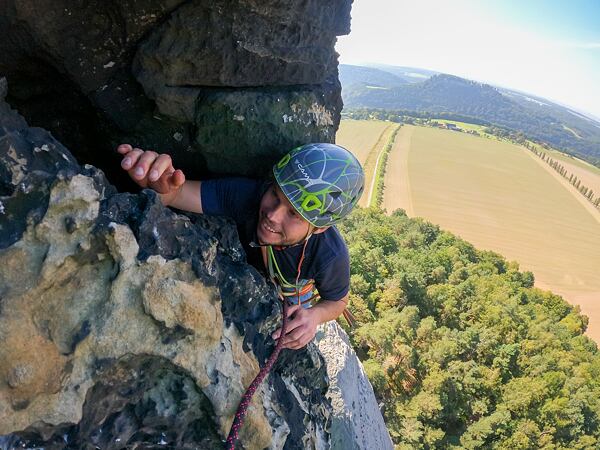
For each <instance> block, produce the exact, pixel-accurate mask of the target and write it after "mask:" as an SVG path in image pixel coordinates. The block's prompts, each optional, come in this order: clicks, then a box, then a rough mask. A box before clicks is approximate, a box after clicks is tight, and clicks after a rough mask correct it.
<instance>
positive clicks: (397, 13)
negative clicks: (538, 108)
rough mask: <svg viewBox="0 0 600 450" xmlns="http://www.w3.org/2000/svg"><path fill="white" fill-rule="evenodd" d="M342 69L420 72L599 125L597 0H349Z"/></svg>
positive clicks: (599, 11)
mask: <svg viewBox="0 0 600 450" xmlns="http://www.w3.org/2000/svg"><path fill="white" fill-rule="evenodd" d="M351 27H352V31H351V32H350V34H349V35H348V36H340V37H338V43H337V45H336V50H337V52H338V53H339V54H340V62H341V63H343V64H357V65H361V64H363V65H364V64H369V63H380V64H391V65H397V66H410V67H419V68H423V69H431V70H435V71H439V72H444V73H449V74H452V75H457V76H461V77H464V78H469V79H471V80H476V81H481V82H486V83H490V84H494V85H497V86H502V87H507V88H511V89H516V90H520V91H524V92H527V93H530V94H535V95H538V96H541V97H544V98H547V99H548V100H553V101H555V102H558V103H560V104H563V105H566V106H571V107H573V108H575V109H576V110H578V111H582V112H584V113H588V114H591V115H593V116H595V118H596V119H599V120H600V0H560V1H559V0H520V1H516V0H452V1H444V0H435V1H434V0H411V1H406V0H354V3H353V5H352V22H351Z"/></svg>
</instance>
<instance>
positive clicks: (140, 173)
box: [133, 150, 158, 180]
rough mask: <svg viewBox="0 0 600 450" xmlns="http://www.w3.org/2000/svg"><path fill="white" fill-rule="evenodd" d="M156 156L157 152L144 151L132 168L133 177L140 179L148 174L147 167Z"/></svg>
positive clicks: (148, 167)
mask: <svg viewBox="0 0 600 450" xmlns="http://www.w3.org/2000/svg"><path fill="white" fill-rule="evenodd" d="M156 158H158V153H156V152H152V151H149V150H147V151H145V152H144V153H143V154H142V156H140V159H139V160H138V162H137V164H136V165H135V168H134V169H133V176H134V178H136V179H138V180H141V179H143V178H144V177H146V176H147V175H148V169H150V166H151V165H152V163H154V161H155V160H156Z"/></svg>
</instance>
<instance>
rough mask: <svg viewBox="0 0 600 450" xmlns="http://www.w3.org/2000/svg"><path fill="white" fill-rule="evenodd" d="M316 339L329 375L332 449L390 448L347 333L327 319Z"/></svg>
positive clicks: (389, 440)
mask: <svg viewBox="0 0 600 450" xmlns="http://www.w3.org/2000/svg"><path fill="white" fill-rule="evenodd" d="M315 341H316V343H317V346H318V347H319V350H320V352H321V354H322V355H323V358H324V359H325V365H326V366H327V375H328V376H329V389H328V391H327V398H328V399H329V400H330V401H331V405H332V408H333V413H332V416H331V430H330V433H331V442H330V444H331V449H332V450H355V449H356V450H359V449H380V450H385V449H390V450H391V449H393V448H394V445H393V444H392V439H391V438H390V435H389V433H388V431H387V429H386V427H385V423H384V422H383V417H382V415H381V411H380V410H379V407H378V406H377V402H376V401H375V394H374V393H373V387H372V386H371V383H370V382H369V380H368V378H367V375H366V374H365V371H364V369H363V367H362V364H361V363H360V361H359V360H358V358H357V356H356V353H354V350H353V349H352V346H351V345H350V340H349V339H348V335H346V333H345V332H344V330H342V329H341V328H340V327H339V325H338V324H337V323H335V322H329V323H326V324H324V325H321V326H320V328H319V331H318V332H317V336H316V338H315Z"/></svg>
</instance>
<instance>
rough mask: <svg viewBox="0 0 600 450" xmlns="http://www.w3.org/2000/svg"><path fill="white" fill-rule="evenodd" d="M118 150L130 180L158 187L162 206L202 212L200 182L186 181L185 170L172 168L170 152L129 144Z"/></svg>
mask: <svg viewBox="0 0 600 450" xmlns="http://www.w3.org/2000/svg"><path fill="white" fill-rule="evenodd" d="M117 151H118V152H119V153H120V154H121V155H123V160H122V161H121V167H122V168H123V169H125V170H126V171H127V173H128V174H129V176H130V177H131V179H132V180H133V181H135V182H136V183H137V184H138V185H139V186H141V187H143V188H150V189H153V190H155V191H156V192H157V193H158V194H159V196H160V200H161V202H162V203H163V205H165V206H172V207H173V208H177V209H181V210H184V211H190V212H195V213H200V214H201V213H202V199H201V196H200V189H201V182H200V181H192V180H186V179H185V175H184V174H183V172H182V171H181V170H179V169H177V170H176V169H175V168H174V167H173V162H172V160H171V157H170V156H169V155H167V154H164V153H163V154H158V153H156V152H153V151H151V150H146V151H144V150H142V149H140V148H133V147H132V146H131V145H129V144H121V145H119V146H118V147H117Z"/></svg>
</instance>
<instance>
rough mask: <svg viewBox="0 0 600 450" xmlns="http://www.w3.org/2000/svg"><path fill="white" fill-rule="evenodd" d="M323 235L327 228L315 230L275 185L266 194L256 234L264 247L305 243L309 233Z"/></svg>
mask: <svg viewBox="0 0 600 450" xmlns="http://www.w3.org/2000/svg"><path fill="white" fill-rule="evenodd" d="M311 229H313V233H322V232H323V231H325V229H326V228H314V227H313V226H312V225H310V224H309V223H308V222H307V221H306V220H305V219H304V218H303V217H302V216H301V215H300V214H298V212H297V211H296V210H295V209H294V207H293V206H292V204H291V203H290V201H289V200H288V199H287V197H286V196H285V195H284V193H283V192H281V189H280V188H279V186H278V185H277V183H273V184H272V185H271V186H270V187H269V189H268V190H267V192H265V193H264V195H263V197H262V199H261V201H260V208H259V211H258V225H257V226H256V234H257V237H258V241H259V243H260V244H262V245H293V244H297V243H299V242H301V241H303V240H304V239H305V238H306V236H307V235H308V233H309V231H311Z"/></svg>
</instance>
